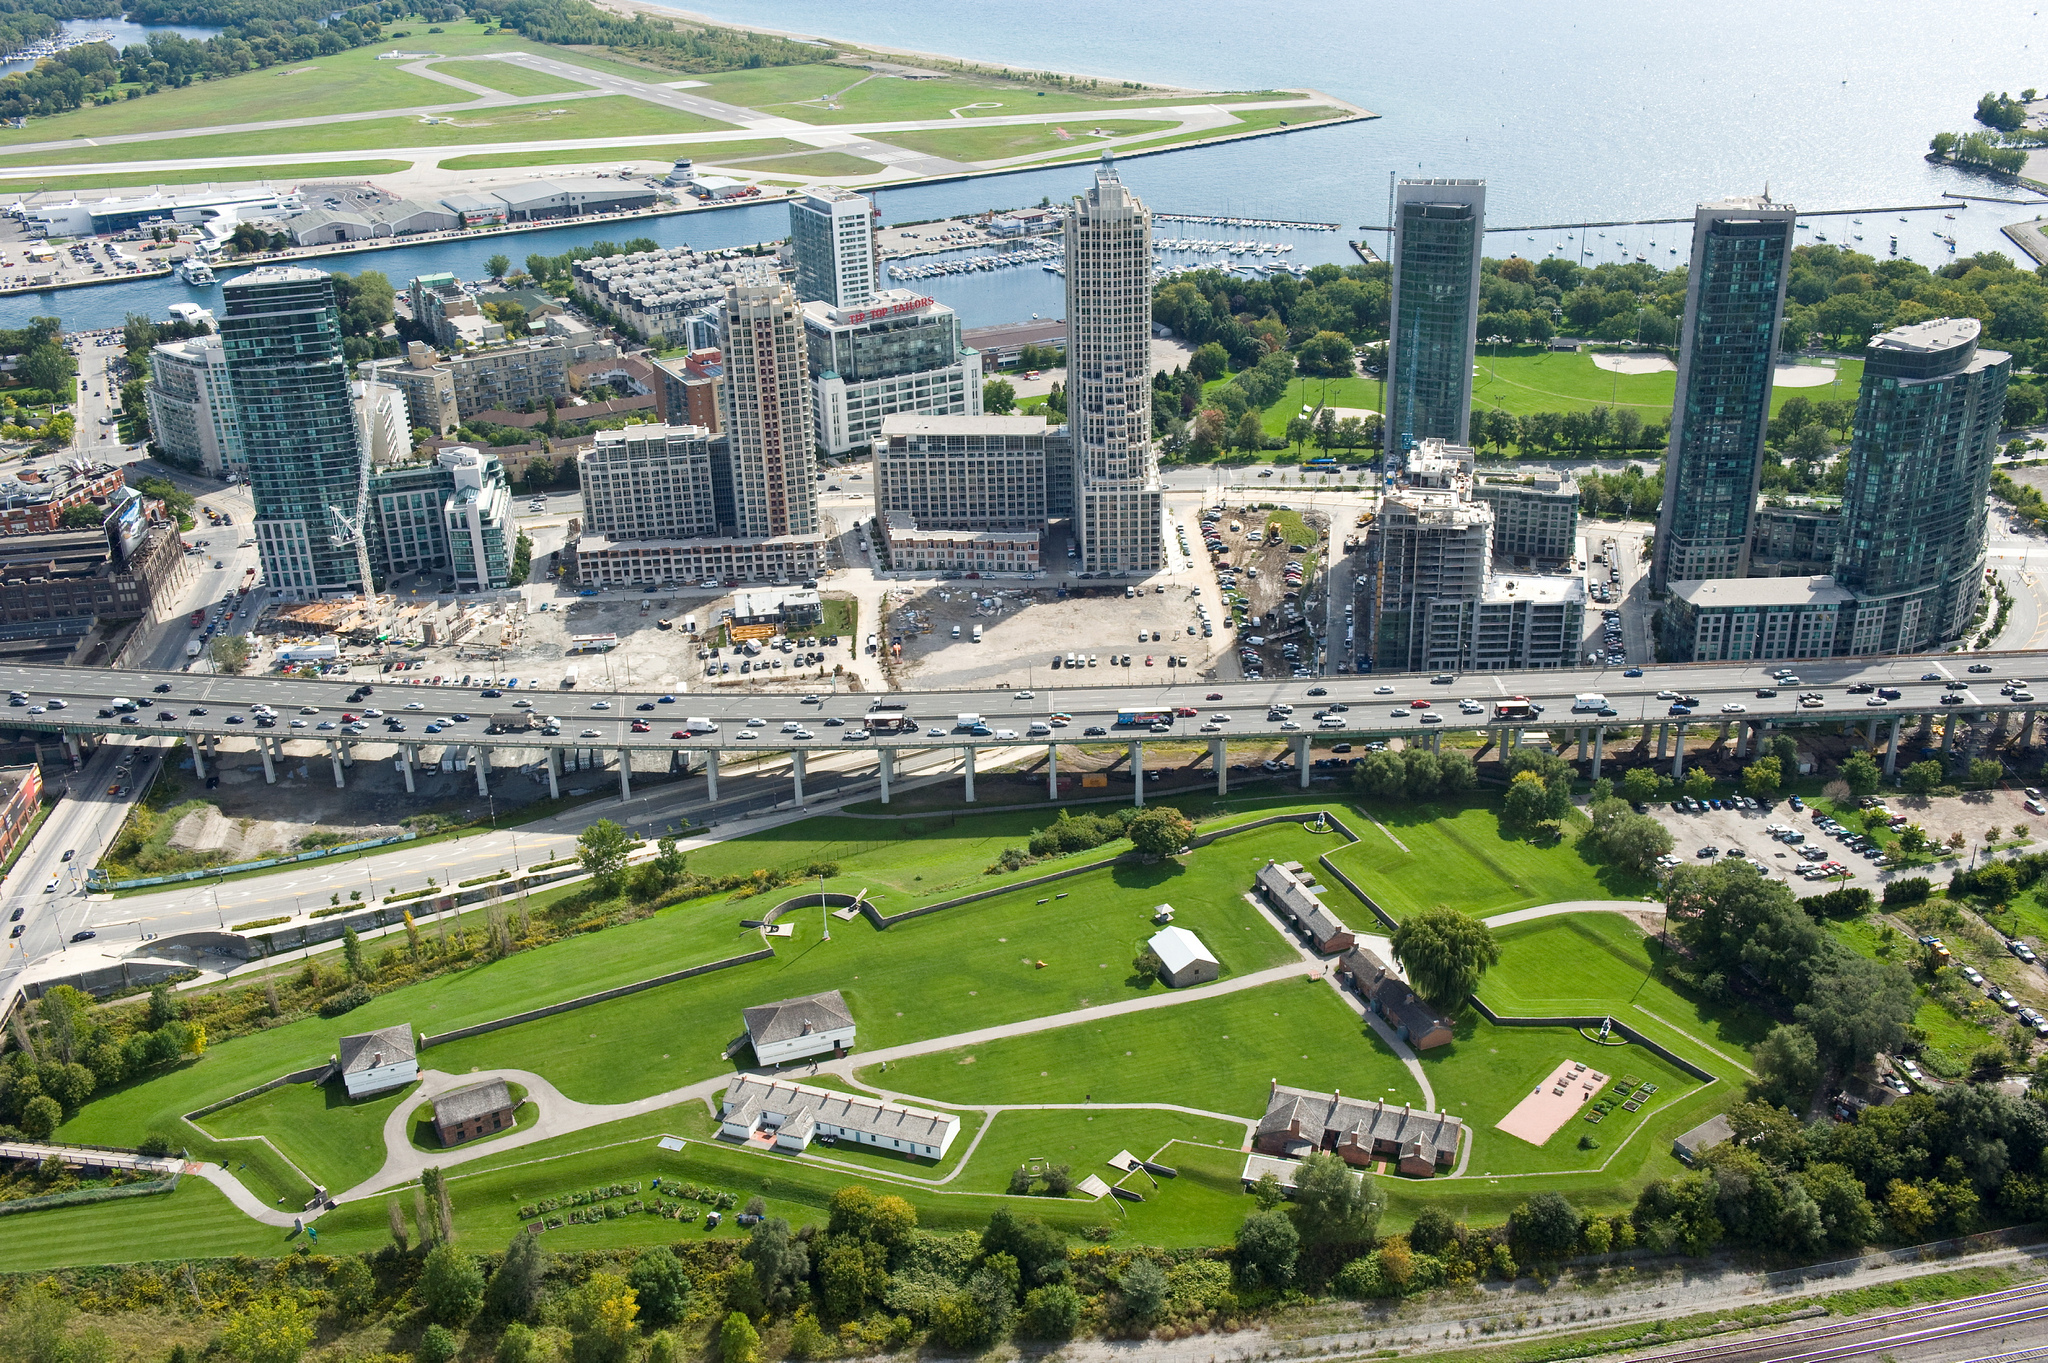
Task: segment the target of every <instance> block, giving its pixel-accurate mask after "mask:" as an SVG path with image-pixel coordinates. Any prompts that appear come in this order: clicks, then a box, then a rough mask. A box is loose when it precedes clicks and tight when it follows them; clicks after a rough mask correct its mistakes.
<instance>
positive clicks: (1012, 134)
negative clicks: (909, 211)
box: [888, 110, 1179, 161]
mask: <svg viewBox="0 0 2048 1363" xmlns="http://www.w3.org/2000/svg"><path fill="white" fill-rule="evenodd" d="M985 112H989V113H997V112H1001V111H1000V110H987V111H985ZM1177 126H1179V124H1178V122H1177V121H1173V120H1169V121H1166V122H1159V121H1157V120H1151V121H1140V120H1135V119H1111V120H1101V119H1097V120H1086V121H1084V122H1080V123H1076V124H1074V125H1073V126H1072V127H1067V126H1064V125H1060V124H1053V123H1027V124H1022V125H1015V124H1013V125H1009V126H1002V127H994V128H976V127H964V128H941V129H938V130H936V131H932V132H913V133H890V134H888V140H889V141H890V142H891V143H893V144H894V145H896V146H899V147H909V148H910V149H911V150H912V151H921V152H923V153H925V154H926V155H927V156H943V157H946V158H947V159H949V160H953V161H996V160H1001V159H1002V158H1004V157H1009V156H1028V155H1030V154H1031V153H1032V152H1038V151H1054V150H1058V149H1061V148H1064V149H1066V150H1068V151H1084V152H1085V151H1087V150H1088V146H1089V144H1090V143H1091V142H1093V141H1095V140H1096V139H1095V138H1094V137H1093V136H1092V134H1093V133H1094V132H1095V130H1097V129H1100V130H1102V131H1104V132H1107V133H1109V134H1111V135H1112V136H1116V137H1128V136H1130V135H1132V134H1134V133H1150V132H1164V131H1166V130H1167V129H1170V128H1174V127H1177ZM1056 129H1057V131H1055V130H1056ZM1060 133H1065V134H1067V136H1065V137H1062V136H1060V135H1059V134H1060Z"/></svg>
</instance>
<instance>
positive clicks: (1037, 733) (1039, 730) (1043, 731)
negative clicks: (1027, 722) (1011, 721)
mask: <svg viewBox="0 0 2048 1363" xmlns="http://www.w3.org/2000/svg"><path fill="white" fill-rule="evenodd" d="M1051 732H1052V725H1050V724H1048V723H1046V722H1045V721H1044V720H1042V719H1034V720H1032V721H1031V736H1032V737H1033V738H1042V737H1044V736H1045V735H1047V734H1050V733H1051Z"/></svg>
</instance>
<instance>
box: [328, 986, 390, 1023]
mask: <svg viewBox="0 0 2048 1363" xmlns="http://www.w3.org/2000/svg"><path fill="white" fill-rule="evenodd" d="M375 997H376V995H375V994H372V993H371V992H370V991H369V989H368V988H367V987H365V986H363V985H360V984H352V985H350V986H349V987H348V988H346V989H344V990H342V991H341V992H340V993H339V994H335V995H333V996H332V997H329V998H327V999H323V1000H322V1001H321V1003H320V1016H321V1017H324V1018H338V1017H340V1016H341V1015H342V1014H343V1013H347V1012H351V1011H353V1010H355V1009H357V1008H360V1007H362V1006H363V1005H364V1004H366V1003H368V1002H369V1001H370V1000H371V999H373V998H375Z"/></svg>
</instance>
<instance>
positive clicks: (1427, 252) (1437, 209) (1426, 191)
mask: <svg viewBox="0 0 2048 1363" xmlns="http://www.w3.org/2000/svg"><path fill="white" fill-rule="evenodd" d="M1485 234H1486V182H1485V181H1484V180H1441V179H1429V180H1402V181H1400V182H1399V183H1398V184H1396V185H1395V186H1394V244H1393V253H1394V254H1393V259H1392V262H1391V264H1392V266H1393V269H1392V279H1391V282H1392V298H1391V300H1390V316H1391V318H1392V325H1391V327H1390V329H1389V331H1388V340H1387V420H1386V442H1387V444H1386V452H1387V456H1388V464H1389V466H1390V467H1392V466H1395V465H1397V464H1398V463H1399V462H1400V461H1401V459H1402V458H1403V457H1405V456H1406V455H1407V453H1408V451H1410V450H1412V449H1414V448H1415V447H1416V446H1417V445H1418V444H1420V443H1421V442H1422V441H1424V440H1431V439H1434V440H1442V441H1446V442H1448V443H1450V444H1455V445H1463V444H1466V443H1467V434H1468V433H1467V431H1466V427H1467V426H1468V425H1469V424H1470V422H1471V416H1472V354H1473V347H1474V346H1475V344H1476V337H1477V334H1478V326H1479V257H1480V253H1481V245H1482V243H1483V242H1484V241H1485Z"/></svg>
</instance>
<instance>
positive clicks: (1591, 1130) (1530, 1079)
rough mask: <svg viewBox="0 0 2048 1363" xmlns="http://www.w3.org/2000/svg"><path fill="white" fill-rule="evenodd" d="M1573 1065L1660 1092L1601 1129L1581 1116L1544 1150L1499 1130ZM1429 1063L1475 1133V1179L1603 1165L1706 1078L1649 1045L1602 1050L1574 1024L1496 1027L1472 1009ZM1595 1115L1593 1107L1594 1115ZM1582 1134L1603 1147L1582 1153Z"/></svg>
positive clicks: (1438, 1086)
mask: <svg viewBox="0 0 2048 1363" xmlns="http://www.w3.org/2000/svg"><path fill="white" fill-rule="evenodd" d="M1565 1060H1572V1061H1578V1062H1581V1063H1583V1064H1585V1065H1586V1066H1587V1067H1588V1069H1590V1070H1598V1071H1599V1072H1601V1073H1602V1074H1605V1075H1606V1076H1607V1077H1608V1078H1609V1080H1617V1079H1620V1078H1622V1077H1624V1076H1629V1077H1633V1078H1636V1079H1639V1080H1644V1081H1646V1082H1649V1083H1652V1084H1655V1085H1657V1092H1656V1093H1654V1094H1652V1095H1651V1097H1650V1100H1649V1102H1647V1103H1646V1104H1644V1105H1643V1107H1642V1108H1641V1109H1639V1110H1638V1111H1636V1112H1633V1113H1631V1112H1627V1111H1624V1110H1623V1109H1621V1108H1619V1107H1616V1108H1615V1109H1614V1110H1613V1111H1611V1112H1609V1113H1608V1114H1607V1115H1606V1116H1605V1117H1603V1118H1602V1119H1601V1120H1600V1122H1599V1123H1597V1124H1591V1123H1588V1122H1586V1121H1585V1120H1583V1118H1582V1117H1573V1118H1571V1119H1570V1120H1569V1121H1567V1122H1565V1124H1564V1125H1563V1126H1561V1127H1559V1128H1558V1129H1557V1131H1556V1132H1555V1134H1553V1135H1552V1136H1551V1137H1550V1139H1549V1140H1548V1141H1547V1142H1545V1143H1544V1144H1543V1145H1541V1146H1536V1145H1531V1144H1530V1143H1529V1142H1527V1141H1525V1140H1523V1139H1521V1138H1520V1137H1519V1136H1511V1135H1509V1134H1508V1133H1507V1132H1505V1131H1501V1130H1499V1129H1498V1128H1497V1126H1496V1123H1498V1122H1499V1121H1500V1119H1501V1118H1503V1117H1505V1116H1506V1115H1507V1114H1508V1113H1509V1112H1510V1111H1512V1110H1513V1109H1514V1106H1515V1104H1517V1103H1519V1102H1521V1101H1522V1099H1524V1098H1526V1097H1528V1096H1529V1093H1530V1091H1531V1090H1532V1089H1534V1088H1535V1087H1536V1085H1537V1083H1538V1082H1539V1081H1540V1080H1542V1079H1544V1078H1546V1077H1547V1076H1549V1075H1550V1074H1551V1072H1552V1071H1553V1070H1554V1069H1555V1068H1556V1066H1557V1065H1558V1063H1559V1062H1561V1061H1565ZM1422 1062H1423V1064H1424V1066H1425V1067H1427V1069H1428V1073H1429V1082H1430V1085H1431V1086H1432V1087H1433V1088H1434V1089H1435V1090H1436V1099H1437V1102H1438V1104H1439V1105H1441V1106H1443V1107H1446V1108H1449V1109H1450V1110H1451V1112H1453V1113H1454V1114H1456V1115H1457V1116H1460V1117H1463V1118H1464V1119H1465V1122H1466V1124H1467V1127H1468V1129H1469V1130H1470V1131H1471V1133H1472V1158H1471V1160H1470V1161H1469V1163H1468V1164H1467V1167H1466V1172H1467V1174H1468V1175H1470V1176H1472V1177H1482V1176H1486V1175H1492V1174H1531V1173H1547V1172H1551V1171H1555V1170H1568V1169H1591V1168H1595V1167H1597V1166H1599V1165H1601V1164H1605V1163H1606V1162H1607V1161H1608V1160H1609V1159H1610V1158H1612V1157H1613V1155H1614V1153H1615V1151H1616V1150H1617V1149H1618V1148H1621V1147H1622V1144H1623V1142H1624V1141H1625V1140H1628V1139H1629V1138H1630V1137H1631V1136H1632V1135H1633V1134H1634V1133H1635V1131H1636V1129H1637V1128H1638V1127H1641V1126H1643V1125H1644V1124H1646V1123H1647V1122H1649V1121H1650V1120H1652V1119H1653V1118H1655V1117H1656V1116H1657V1115H1658V1114H1659V1113H1660V1112H1661V1111H1663V1110H1664V1109H1667V1108H1669V1107H1671V1106H1672V1105H1673V1104H1675V1103H1677V1102H1678V1101H1679V1100H1680V1099H1682V1098H1684V1097H1685V1096H1686V1095H1687V1094H1689V1093H1691V1092H1692V1091H1693V1090H1694V1089H1696V1088H1698V1087H1699V1081H1698V1080H1695V1079H1693V1078H1691V1077H1690V1076H1689V1075H1687V1074H1686V1073H1685V1072H1684V1071H1683V1070H1681V1069H1679V1068H1678V1067H1677V1066H1676V1065H1673V1064H1671V1063H1670V1062H1669V1061H1667V1060H1664V1059H1662V1058H1660V1057H1658V1056H1656V1055H1653V1054H1652V1053H1651V1052H1649V1051H1648V1050H1645V1049H1644V1048H1643V1047H1641V1046H1601V1045H1597V1044H1595V1043H1593V1042H1591V1041H1588V1040H1586V1038H1584V1037H1583V1036H1580V1035H1579V1033H1578V1032H1577V1031H1576V1030H1575V1029H1573V1028H1569V1027H1495V1026H1493V1025H1492V1024H1491V1023H1489V1022H1487V1021H1486V1020H1485V1019H1484V1018H1482V1017H1480V1016H1479V1014H1478V1013H1477V1012H1476V1011H1474V1010H1471V1009H1467V1010H1466V1011H1465V1013H1464V1014H1463V1015H1462V1016H1461V1017H1460V1018H1459V1020H1458V1027H1457V1039H1456V1040H1454V1041H1453V1042H1452V1043H1451V1044H1450V1045H1448V1046H1439V1047H1437V1048H1436V1049H1434V1050H1429V1051H1424V1052H1422ZM1610 1086H1611V1085H1610ZM1604 1091H1605V1089H1604V1088H1603V1092H1604ZM1596 1096H1597V1095H1596ZM1591 1110H1592V1109H1591V1105H1590V1104H1589V1105H1588V1106H1587V1108H1586V1111H1591ZM1581 1137H1591V1138H1592V1139H1594V1140H1596V1141H1598V1142H1599V1148H1598V1149H1593V1150H1584V1149H1580V1148H1579V1141H1580V1138H1581ZM1637 1139H1640V1137H1637ZM1632 1143H1633V1142H1631V1144H1632Z"/></svg>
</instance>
